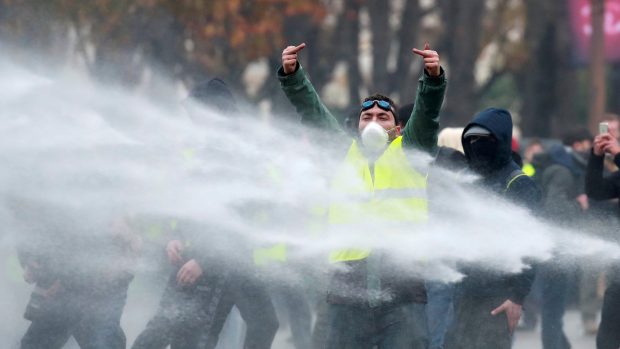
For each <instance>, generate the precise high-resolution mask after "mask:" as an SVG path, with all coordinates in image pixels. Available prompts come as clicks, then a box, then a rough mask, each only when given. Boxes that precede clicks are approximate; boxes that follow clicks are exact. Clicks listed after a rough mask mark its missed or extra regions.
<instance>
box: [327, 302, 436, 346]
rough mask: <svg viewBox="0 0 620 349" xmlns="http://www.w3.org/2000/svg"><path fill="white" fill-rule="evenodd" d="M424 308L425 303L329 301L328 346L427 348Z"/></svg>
mask: <svg viewBox="0 0 620 349" xmlns="http://www.w3.org/2000/svg"><path fill="white" fill-rule="evenodd" d="M423 309H424V305H423V304H414V303H408V304H402V305H381V306H377V307H372V308H371V307H367V306H358V305H346V304H329V305H328V309H327V318H328V330H327V344H326V348H327V349H372V348H375V346H376V348H378V349H400V348H403V349H411V348H413V349H426V348H427V346H428V340H427V339H426V338H427V333H426V323H425V316H424V312H423ZM420 310H421V311H420ZM420 314H421V316H420ZM414 322H417V324H415V323H414ZM422 322H424V323H422Z"/></svg>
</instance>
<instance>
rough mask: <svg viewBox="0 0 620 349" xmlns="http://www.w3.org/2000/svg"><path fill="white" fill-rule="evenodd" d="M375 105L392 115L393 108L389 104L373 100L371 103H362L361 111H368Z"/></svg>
mask: <svg viewBox="0 0 620 349" xmlns="http://www.w3.org/2000/svg"><path fill="white" fill-rule="evenodd" d="M375 104H376V105H377V107H379V108H381V109H383V110H385V111H391V112H392V113H393V112H394V107H393V106H392V105H391V104H390V102H388V101H380V100H377V99H373V100H372V101H364V102H362V111H365V110H368V109H370V108H372V107H374V106H375Z"/></svg>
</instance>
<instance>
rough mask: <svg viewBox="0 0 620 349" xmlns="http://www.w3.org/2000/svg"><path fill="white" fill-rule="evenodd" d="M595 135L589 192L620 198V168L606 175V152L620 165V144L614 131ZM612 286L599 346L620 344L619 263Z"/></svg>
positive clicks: (613, 348) (597, 196) (611, 274)
mask: <svg viewBox="0 0 620 349" xmlns="http://www.w3.org/2000/svg"><path fill="white" fill-rule="evenodd" d="M600 128H601V129H600V130H599V131H601V134H599V135H598V136H596V138H594V147H593V148H592V156H591V157H590V161H589V162H588V168H587V172H586V194H587V195H588V196H589V197H590V198H591V199H594V200H609V199H616V198H620V171H616V172H614V173H612V174H611V175H609V176H603V171H604V169H603V164H604V161H605V155H607V154H608V155H610V156H612V157H613V160H614V163H615V164H616V166H619V167H620V144H619V143H618V140H617V139H616V138H615V137H613V136H612V135H611V134H610V133H608V132H604V131H608V130H605V126H604V125H601V127H600ZM619 213H620V211H619ZM608 275H609V276H608V287H607V290H606V291H605V297H604V300H603V311H602V315H601V324H600V326H599V331H598V334H597V337H596V347H597V348H598V349H617V348H618V347H620V311H618V310H620V265H618V264H616V265H614V266H613V268H612V270H611V271H610V272H609V273H608Z"/></svg>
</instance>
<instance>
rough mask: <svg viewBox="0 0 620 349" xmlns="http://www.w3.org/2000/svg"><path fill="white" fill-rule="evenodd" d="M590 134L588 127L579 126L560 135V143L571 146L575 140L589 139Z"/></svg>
mask: <svg viewBox="0 0 620 349" xmlns="http://www.w3.org/2000/svg"><path fill="white" fill-rule="evenodd" d="M591 140H592V134H591V133H590V131H588V129H586V128H583V127H580V128H576V129H573V130H570V131H568V132H566V133H565V134H564V136H562V143H563V144H564V145H566V146H572V145H573V144H574V143H575V142H583V141H591Z"/></svg>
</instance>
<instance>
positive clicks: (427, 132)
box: [402, 68, 447, 154]
mask: <svg viewBox="0 0 620 349" xmlns="http://www.w3.org/2000/svg"><path fill="white" fill-rule="evenodd" d="M446 85H447V80H446V75H445V72H444V70H443V68H442V69H441V75H439V76H438V77H432V76H430V75H428V73H426V71H424V75H423V76H422V78H420V80H419V82H418V91H417V95H416V98H415V103H414V106H413V111H412V112H411V118H410V119H409V122H407V125H405V128H404V130H403V132H402V134H403V145H404V146H406V147H411V148H415V149H418V150H422V151H426V152H430V153H431V154H434V153H435V152H436V150H437V134H438V133H439V110H440V109H441V105H442V103H443V98H444V95H445V92H446Z"/></svg>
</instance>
